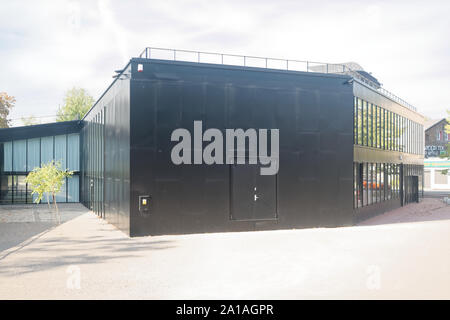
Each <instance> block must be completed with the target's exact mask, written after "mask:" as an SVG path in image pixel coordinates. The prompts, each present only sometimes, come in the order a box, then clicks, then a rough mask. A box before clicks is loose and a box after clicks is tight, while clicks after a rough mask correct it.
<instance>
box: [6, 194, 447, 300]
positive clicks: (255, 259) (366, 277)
mask: <svg viewBox="0 0 450 320" xmlns="http://www.w3.org/2000/svg"><path fill="white" fill-rule="evenodd" d="M80 208H81V209H80ZM78 209H79V210H80V211H82V210H83V209H82V207H81V206H80V207H79V208H78ZM74 210H75V209H74ZM75 211H77V210H75ZM435 218H436V219H435ZM418 220H421V221H418ZM410 221H416V222H410ZM391 222H396V223H391ZM400 222H403V223H400ZM386 223H387V224H386ZM18 298H21V299H23V298H25V299H30V298H31V299H37V298H41V299H48V298H51V299H52V298H62V299H68V298H74V299H78V298H84V299H102V298H106V299H116V298H124V299H128V298H130V299H132V298H136V299H140V298H156V299H157V298H166V299H176V298H180V299H198V298H207V299H209V298H212V299H213V298H217V299H246V298H250V299H264V298H268V299H270V298H275V299H278V298H280V299H281V298H286V299H300V298H344V299H348V298H375V299H378V298H387V299H390V298H425V299H428V298H446V299H449V298H450V206H446V205H444V204H443V203H442V202H439V200H437V199H424V201H423V202H422V203H420V204H412V205H408V206H407V207H404V208H400V209H398V210H395V211H392V212H390V213H388V214H385V215H383V216H379V217H375V218H373V219H371V220H369V221H366V222H364V223H363V225H362V226H355V227H348V228H334V229H304V230H283V231H263V232H242V233H215V234H196V235H184V236H158V237H142V238H133V239H129V238H127V237H126V236H125V235H123V234H122V233H121V232H119V231H117V230H116V229H115V228H114V227H112V226H111V225H109V224H107V223H106V222H104V221H103V220H101V219H99V218H97V217H96V216H95V215H94V214H92V213H85V214H82V215H80V216H78V217H76V218H73V219H72V220H70V221H68V222H66V223H64V224H62V225H60V226H58V227H56V228H53V229H50V230H48V231H46V232H44V233H43V234H38V235H35V236H34V237H32V238H31V239H28V240H26V242H25V243H22V244H21V245H19V246H15V247H11V248H9V249H6V250H3V251H1V252H0V299H18Z"/></svg>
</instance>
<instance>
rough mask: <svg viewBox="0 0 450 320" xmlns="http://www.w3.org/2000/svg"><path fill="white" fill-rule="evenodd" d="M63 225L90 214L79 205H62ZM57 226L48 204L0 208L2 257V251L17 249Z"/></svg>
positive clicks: (0, 248)
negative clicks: (82, 215)
mask: <svg viewBox="0 0 450 320" xmlns="http://www.w3.org/2000/svg"><path fill="white" fill-rule="evenodd" d="M59 208H60V210H61V212H62V214H61V223H65V222H67V221H70V220H72V219H74V218H76V217H78V216H80V215H81V214H84V213H86V212H88V211H89V210H88V209H86V208H85V207H84V206H82V205H81V204H79V203H73V204H72V203H70V204H60V205H59ZM55 226H57V222H56V216H55V215H54V213H53V212H52V211H50V210H49V209H48V206H47V205H46V204H40V205H7V206H1V207H0V257H1V256H2V254H1V253H2V251H4V250H7V249H10V248H12V247H15V246H17V245H19V244H21V243H22V242H24V241H26V240H28V239H30V238H32V237H35V236H37V235H39V234H41V233H45V232H46V231H50V230H51V229H53V228H54V227H55Z"/></svg>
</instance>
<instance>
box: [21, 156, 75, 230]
mask: <svg viewBox="0 0 450 320" xmlns="http://www.w3.org/2000/svg"><path fill="white" fill-rule="evenodd" d="M72 175H73V171H68V170H63V169H61V163H60V162H55V161H53V160H52V161H50V162H48V163H47V164H45V165H43V166H42V167H40V168H34V169H33V171H31V172H30V173H29V174H28V176H27V177H26V179H25V181H26V183H28V187H30V188H31V189H32V194H35V195H37V197H36V199H35V200H34V202H36V203H39V202H40V201H41V200H42V198H43V196H44V194H45V193H48V194H50V195H51V196H52V199H53V203H54V205H55V211H56V214H57V216H58V222H61V218H60V215H59V211H58V206H57V204H56V194H57V193H58V192H59V191H60V190H61V187H62V186H63V184H64V182H65V178H66V177H70V176H72ZM47 202H48V204H49V207H50V200H49V199H48V198H47Z"/></svg>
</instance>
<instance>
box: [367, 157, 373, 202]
mask: <svg viewBox="0 0 450 320" xmlns="http://www.w3.org/2000/svg"><path fill="white" fill-rule="evenodd" d="M372 199H373V170H372V163H368V164H367V204H369V205H371V204H372V203H373V201H372Z"/></svg>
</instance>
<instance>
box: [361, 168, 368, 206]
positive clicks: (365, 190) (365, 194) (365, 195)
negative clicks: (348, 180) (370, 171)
mask: <svg viewBox="0 0 450 320" xmlns="http://www.w3.org/2000/svg"><path fill="white" fill-rule="evenodd" d="M362 167H363V198H362V200H363V206H367V179H368V175H367V163H363V166H362Z"/></svg>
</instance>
